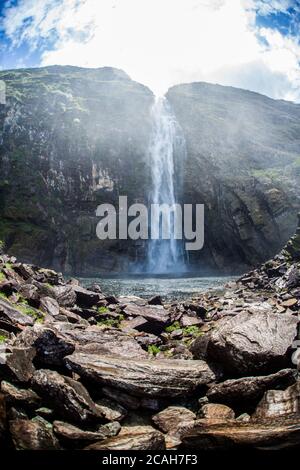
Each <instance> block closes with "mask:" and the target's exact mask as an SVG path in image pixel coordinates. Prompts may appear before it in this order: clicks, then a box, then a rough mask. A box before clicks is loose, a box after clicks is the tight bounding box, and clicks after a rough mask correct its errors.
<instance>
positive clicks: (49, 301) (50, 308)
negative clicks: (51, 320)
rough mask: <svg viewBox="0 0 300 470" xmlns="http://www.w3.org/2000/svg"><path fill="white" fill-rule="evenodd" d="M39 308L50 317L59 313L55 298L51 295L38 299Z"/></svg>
mask: <svg viewBox="0 0 300 470" xmlns="http://www.w3.org/2000/svg"><path fill="white" fill-rule="evenodd" d="M40 310H42V312H45V313H47V314H48V315H50V316H51V317H56V316H57V315H59V305H58V302H57V300H55V299H53V298H51V297H42V298H41V301H40Z"/></svg>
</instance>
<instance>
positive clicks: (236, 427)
mask: <svg viewBox="0 0 300 470" xmlns="http://www.w3.org/2000/svg"><path fill="white" fill-rule="evenodd" d="M299 441H300V420H299V417H298V418H293V419H284V420H273V421H271V420H269V421H268V422H264V423H250V422H249V423H245V422H239V421H230V422H227V423H215V424H210V423H207V420H205V419H204V420H201V419H200V420H197V421H195V424H194V426H193V427H192V428H189V429H187V430H183V432H181V442H182V444H181V445H180V446H179V450H185V451H186V450H189V451H193V450H195V451H197V452H199V451H201V450H226V451H228V450H233V449H243V450H245V449H249V448H250V449H253V448H255V449H275V450H278V449H280V448H289V447H297V446H299Z"/></svg>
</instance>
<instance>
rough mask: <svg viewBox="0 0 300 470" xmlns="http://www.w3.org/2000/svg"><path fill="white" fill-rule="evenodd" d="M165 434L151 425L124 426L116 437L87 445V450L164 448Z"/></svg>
mask: <svg viewBox="0 0 300 470" xmlns="http://www.w3.org/2000/svg"><path fill="white" fill-rule="evenodd" d="M164 449H165V440H164V436H163V434H161V433H160V432H159V431H157V430H156V429H154V428H152V427H151V426H131V427H123V428H122V430H121V432H120V433H119V434H118V436H116V437H112V438H110V439H107V440H105V441H100V442H97V443H95V444H92V445H90V446H88V447H86V450H164Z"/></svg>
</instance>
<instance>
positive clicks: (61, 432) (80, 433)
mask: <svg viewBox="0 0 300 470" xmlns="http://www.w3.org/2000/svg"><path fill="white" fill-rule="evenodd" d="M120 429H121V426H120V424H119V423H116V422H115V423H109V424H104V425H102V426H99V427H98V429H97V430H96V431H85V430H82V429H79V428H78V427H76V426H74V425H72V424H69V423H65V422H63V421H54V422H53V430H54V433H55V434H56V435H57V436H58V437H59V439H60V440H67V441H77V442H86V441H100V440H104V439H107V438H109V437H112V436H116V435H117V434H118V433H119V431H120Z"/></svg>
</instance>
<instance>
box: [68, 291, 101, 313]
mask: <svg viewBox="0 0 300 470" xmlns="http://www.w3.org/2000/svg"><path fill="white" fill-rule="evenodd" d="M72 288H73V290H74V291H75V294H76V304H77V305H78V306H79V307H87V308H90V307H93V306H94V305H97V303H98V302H99V301H100V300H102V299H103V298H104V296H103V295H102V294H101V293H99V292H93V291H91V290H88V289H85V288H84V287H81V286H74V285H73V286H72Z"/></svg>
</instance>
